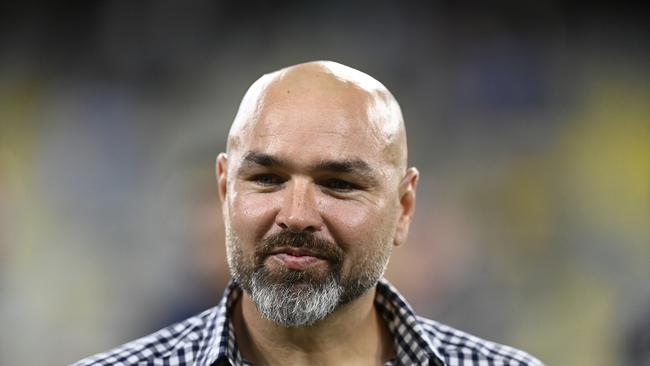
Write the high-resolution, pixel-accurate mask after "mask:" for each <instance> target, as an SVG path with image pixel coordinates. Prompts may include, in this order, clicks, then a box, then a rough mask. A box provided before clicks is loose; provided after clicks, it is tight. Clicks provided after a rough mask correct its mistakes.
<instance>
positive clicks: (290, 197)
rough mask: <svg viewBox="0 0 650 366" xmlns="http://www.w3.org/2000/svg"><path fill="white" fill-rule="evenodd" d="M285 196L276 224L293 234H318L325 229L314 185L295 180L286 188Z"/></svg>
mask: <svg viewBox="0 0 650 366" xmlns="http://www.w3.org/2000/svg"><path fill="white" fill-rule="evenodd" d="M284 191H285V196H284V198H283V202H282V206H281V208H280V211H279V212H278V214H277V216H276V218H275V223H276V224H277V225H278V226H280V227H281V228H282V229H285V230H289V231H291V232H303V231H307V232H317V231H320V230H321V229H322V227H323V219H322V217H321V215H320V212H319V210H318V207H317V203H316V199H315V198H316V197H315V193H314V189H313V187H312V183H311V182H309V181H307V180H306V179H305V180H300V179H294V180H292V181H291V184H289V186H288V187H287V188H285V190H284Z"/></svg>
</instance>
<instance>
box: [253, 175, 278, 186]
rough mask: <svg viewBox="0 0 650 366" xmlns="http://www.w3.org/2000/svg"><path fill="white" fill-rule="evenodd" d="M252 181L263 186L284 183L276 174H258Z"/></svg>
mask: <svg viewBox="0 0 650 366" xmlns="http://www.w3.org/2000/svg"><path fill="white" fill-rule="evenodd" d="M251 181H252V182H254V183H257V184H259V185H261V186H274V185H277V184H282V183H284V180H283V179H282V178H281V177H279V176H277V175H275V174H258V175H256V176H254V177H252V178H251Z"/></svg>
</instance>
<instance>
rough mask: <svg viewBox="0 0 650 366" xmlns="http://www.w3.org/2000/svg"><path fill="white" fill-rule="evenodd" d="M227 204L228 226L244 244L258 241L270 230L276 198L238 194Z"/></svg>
mask: <svg viewBox="0 0 650 366" xmlns="http://www.w3.org/2000/svg"><path fill="white" fill-rule="evenodd" d="M228 204H229V215H230V225H231V227H232V229H233V230H234V233H235V234H236V235H237V236H238V237H239V238H240V240H242V242H243V243H244V244H245V243H250V242H255V241H258V240H260V239H261V238H262V237H263V236H264V235H265V233H266V232H267V231H268V230H269V229H270V228H271V226H272V225H273V223H274V222H275V214H276V211H277V209H276V207H277V205H278V198H277V197H276V195H273V194H253V193H238V194H234V195H232V196H231V197H230V199H229V202H228Z"/></svg>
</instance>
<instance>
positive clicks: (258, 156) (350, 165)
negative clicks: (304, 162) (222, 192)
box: [240, 151, 375, 180]
mask: <svg viewBox="0 0 650 366" xmlns="http://www.w3.org/2000/svg"><path fill="white" fill-rule="evenodd" d="M250 165H260V166H264V167H275V168H281V169H282V168H284V169H286V168H290V167H292V165H293V164H292V163H291V162H289V161H287V160H285V159H282V158H278V157H276V156H272V155H269V154H265V153H260V152H256V151H249V152H248V153H247V154H246V155H245V156H244V161H243V164H242V166H241V167H240V171H241V169H243V168H245V167H249V166H250ZM309 170H310V171H327V172H333V173H348V174H358V175H360V176H362V177H364V178H367V179H369V180H375V179H374V174H373V170H374V169H373V168H372V167H371V166H370V165H369V164H368V163H367V162H365V161H363V160H360V159H344V160H323V161H320V162H319V163H317V164H315V165H314V166H312V167H310V169H309Z"/></svg>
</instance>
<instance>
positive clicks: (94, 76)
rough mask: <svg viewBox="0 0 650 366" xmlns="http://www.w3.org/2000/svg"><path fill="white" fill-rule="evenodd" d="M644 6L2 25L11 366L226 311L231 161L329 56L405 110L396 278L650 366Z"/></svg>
mask: <svg viewBox="0 0 650 366" xmlns="http://www.w3.org/2000/svg"><path fill="white" fill-rule="evenodd" d="M647 19H648V18H647V13H646V12H644V11H643V10H642V8H641V6H640V5H638V6H637V5H632V3H631V2H630V3H626V2H616V3H613V2H612V3H609V4H603V5H599V4H586V3H584V2H577V1H544V2H542V1H530V0H528V1H490V2H485V1H429V2H416V1H354V2H353V1H350V2H342V1H341V2H333V1H323V2H306V1H284V2H282V1H280V2H266V1H260V0H254V1H195V2H191V3H190V2H171V1H76V2H67V3H66V5H65V6H63V5H61V4H54V3H46V4H37V3H36V2H14V3H4V4H2V5H0V324H2V327H3V331H2V332H0V364H3V365H5V364H6V365H43V364H47V365H55V364H66V363H71V362H73V361H75V360H76V359H79V358H81V357H84V356H87V355H89V354H91V353H95V352H99V351H103V350H106V349H108V348H111V347H113V346H116V345H117V344H120V343H123V342H126V341H128V340H130V339H133V338H135V337H138V336H141V335H144V334H146V333H148V332H151V331H153V330H155V329H157V328H159V327H162V326H164V325H166V324H169V323H170V322H173V321H175V320H180V319H182V318H183V317H186V316H189V315H191V314H193V313H195V312H198V311H200V310H202V309H204V308H207V307H209V306H212V305H213V304H215V303H216V302H217V301H218V300H219V297H220V293H221V290H222V289H223V286H224V284H225V282H226V281H227V274H226V273H227V270H226V268H225V260H224V258H223V256H224V250H223V225H222V223H221V216H220V209H219V203H218V199H217V194H216V184H215V183H214V159H215V157H216V155H217V153H218V152H220V151H222V150H223V149H224V148H225V139H226V135H227V130H228V127H229V124H230V122H231V120H232V118H233V117H234V114H235V112H236V108H237V106H238V104H239V100H240V98H241V96H242V95H243V93H244V92H245V90H246V88H247V87H248V86H249V85H250V84H251V83H252V82H253V81H254V80H255V79H257V78H258V77H259V76H261V75H262V74H264V73H267V72H270V71H273V70H275V69H278V68H281V67H285V66H288V65H291V64H296V63H299V62H304V61H310V60H316V59H327V60H333V61H338V62H341V63H344V64H346V65H349V66H351V67H354V68H357V69H360V70H362V71H364V72H367V73H369V74H370V75H372V76H374V77H375V78H377V79H378V80H380V81H381V82H383V83H384V84H385V85H386V86H387V87H388V88H389V89H390V90H391V91H392V92H393V94H394V95H395V96H396V97H397V99H398V100H399V101H400V103H401V106H402V109H403V111H404V115H405V119H406V123H407V130H408V134H409V146H410V161H411V164H412V165H415V166H417V167H418V168H419V169H420V172H421V174H422V180H421V182H420V185H419V187H418V208H417V210H418V213H417V214H416V218H415V222H414V224H413V226H412V232H411V236H410V240H409V243H408V244H407V245H405V246H403V247H400V248H397V249H396V250H395V252H394V255H393V259H392V261H391V265H390V266H389V272H388V273H387V277H388V278H389V279H390V280H391V281H392V282H393V283H395V284H396V285H397V287H398V288H399V289H400V290H401V291H402V292H403V293H404V294H405V295H406V296H407V298H408V299H409V300H410V301H411V302H412V305H413V306H414V307H415V308H416V310H417V311H418V312H420V313H421V314H423V315H426V316H429V317H433V318H435V319H437V320H439V321H443V322H447V323H450V324H451V325H454V326H457V327H460V328H462V329H465V330H468V331H470V332H473V333H475V334H477V335H479V336H483V337H486V338H489V339H492V340H495V341H498V342H503V343H507V344H511V345H514V346H517V347H521V348H524V349H526V350H528V351H529V352H531V353H532V354H534V355H536V356H538V357H539V358H541V359H542V360H543V361H545V362H547V363H548V364H549V365H635V366H637V365H646V364H650V361H649V360H648V354H649V353H650V341H649V338H650V336H649V335H648V334H649V333H650V331H649V330H648V328H650V310H648V309H650V286H648V278H649V277H650V228H649V224H648V222H649V221H650V123H649V121H650V103H648V101H649V100H650V84H649V83H648V81H650V80H649V79H650V78H649V75H648V66H649V62H648V61H649V58H648V56H649V52H648V51H649V47H648V45H649V44H650V43H649V42H648V41H649V39H648V26H647Z"/></svg>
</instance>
